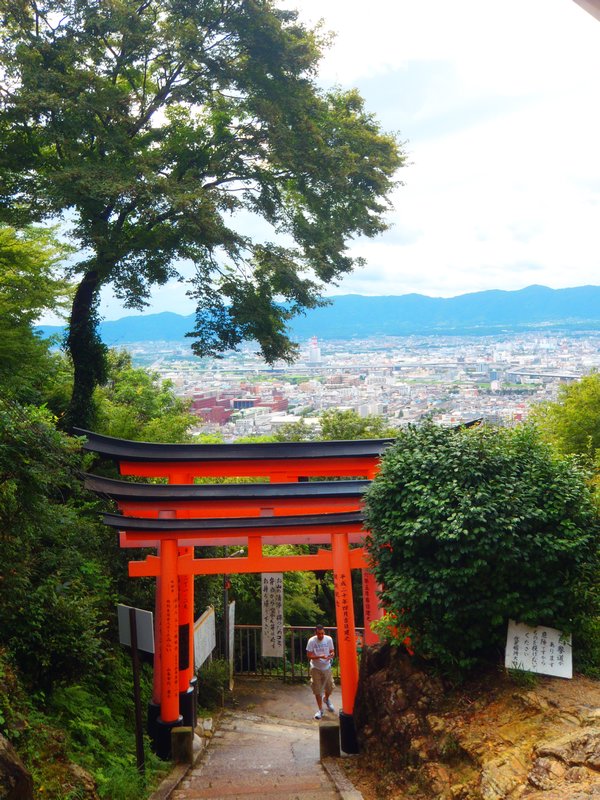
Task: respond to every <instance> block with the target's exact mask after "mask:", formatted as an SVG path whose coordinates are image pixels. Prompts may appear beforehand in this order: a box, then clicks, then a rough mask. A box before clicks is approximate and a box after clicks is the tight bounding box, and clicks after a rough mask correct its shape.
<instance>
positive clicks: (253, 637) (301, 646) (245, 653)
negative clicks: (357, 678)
mask: <svg viewBox="0 0 600 800" xmlns="http://www.w3.org/2000/svg"><path fill="white" fill-rule="evenodd" d="M314 632H315V629H314V626H310V625H308V626H298V625H285V626H284V629H283V634H284V654H285V655H284V657H283V658H273V657H264V658H263V656H262V653H261V642H262V626H261V625H236V626H235V633H234V657H233V669H234V673H235V674H236V675H256V676H258V677H269V678H271V677H273V678H275V677H277V678H281V679H282V680H284V681H296V680H297V681H301V680H307V679H308V677H309V669H310V665H309V662H308V659H307V657H306V643H307V642H308V640H309V639H310V637H311V636H312V635H313V634H314ZM325 633H327V634H328V635H329V636H331V637H332V639H333V643H334V646H335V648H336V653H337V628H335V627H325ZM356 633H357V635H358V634H360V636H361V639H362V638H363V637H364V628H356ZM219 638H220V637H219ZM220 644H221V643H220V642H217V651H218V652H221V647H220ZM332 669H333V674H334V676H335V677H336V678H339V661H338V659H337V658H335V659H334V662H333V666H332Z"/></svg>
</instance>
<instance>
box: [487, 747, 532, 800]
mask: <svg viewBox="0 0 600 800" xmlns="http://www.w3.org/2000/svg"><path fill="white" fill-rule="evenodd" d="M526 774H527V769H526V766H525V763H524V762H523V761H522V760H521V754H520V753H518V752H517V753H512V752H506V753H504V755H502V756H501V757H500V758H494V759H492V760H490V761H488V762H487V763H486V764H485V766H484V768H483V770H482V772H481V796H482V798H483V800H505V798H507V797H508V796H509V795H510V793H511V792H512V791H513V790H514V789H516V788H517V787H518V786H520V785H522V784H523V782H524V776H525V775H526ZM511 800H512V798H511Z"/></svg>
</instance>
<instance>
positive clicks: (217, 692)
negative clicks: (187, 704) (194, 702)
mask: <svg viewBox="0 0 600 800" xmlns="http://www.w3.org/2000/svg"><path fill="white" fill-rule="evenodd" d="M228 691H229V665H228V663H227V661H225V660H223V659H215V660H213V661H205V662H204V664H203V665H202V667H201V668H200V670H199V672H198V705H199V706H200V708H205V709H207V710H208V711H210V710H211V709H213V708H219V707H220V706H222V705H223V697H224V696H225V692H228Z"/></svg>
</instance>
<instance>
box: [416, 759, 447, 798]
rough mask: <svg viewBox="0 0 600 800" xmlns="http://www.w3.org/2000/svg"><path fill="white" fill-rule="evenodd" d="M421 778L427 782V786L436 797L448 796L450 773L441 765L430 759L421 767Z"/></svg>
mask: <svg viewBox="0 0 600 800" xmlns="http://www.w3.org/2000/svg"><path fill="white" fill-rule="evenodd" d="M421 775H422V777H423V779H424V780H425V781H426V782H427V783H428V784H429V788H430V790H431V792H432V793H433V796H434V797H436V798H450V797H451V794H450V773H449V772H448V770H447V769H446V768H445V767H444V766H443V765H442V764H438V763H435V762H433V761H430V762H429V763H428V764H425V765H424V766H423V768H422V769H421Z"/></svg>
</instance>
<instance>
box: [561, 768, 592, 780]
mask: <svg viewBox="0 0 600 800" xmlns="http://www.w3.org/2000/svg"><path fill="white" fill-rule="evenodd" d="M564 777H565V780H566V781H567V783H583V782H584V781H586V780H588V771H587V769H586V768H585V767H569V769H568V770H566V771H565V776H564Z"/></svg>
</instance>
